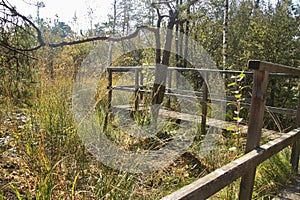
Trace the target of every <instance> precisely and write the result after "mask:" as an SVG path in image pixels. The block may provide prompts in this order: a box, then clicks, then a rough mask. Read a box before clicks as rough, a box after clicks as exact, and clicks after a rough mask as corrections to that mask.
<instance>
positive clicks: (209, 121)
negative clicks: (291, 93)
mask: <svg viewBox="0 0 300 200" xmlns="http://www.w3.org/2000/svg"><path fill="white" fill-rule="evenodd" d="M139 108H140V110H142V109H145V107H144V106H143V105H139ZM113 109H118V110H126V111H128V112H130V111H133V110H134V105H132V106H131V105H118V106H113ZM147 109H148V110H150V107H148V108H147ZM159 114H160V115H161V116H163V117H165V118H169V119H180V120H182V121H189V122H195V123H200V122H201V116H200V115H194V114H188V113H180V112H176V111H171V110H167V109H165V108H161V109H160V110H159ZM206 126H208V127H216V128H220V129H223V130H225V129H227V128H228V127H230V126H235V123H234V122H229V121H224V120H220V119H214V118H210V117H206ZM239 128H240V131H241V133H242V134H246V133H247V131H248V126H247V125H243V124H240V125H239ZM262 134H263V136H264V137H266V138H268V139H271V140H273V139H276V138H278V137H280V136H282V135H283V134H284V133H280V132H277V131H274V130H269V129H264V128H263V129H262Z"/></svg>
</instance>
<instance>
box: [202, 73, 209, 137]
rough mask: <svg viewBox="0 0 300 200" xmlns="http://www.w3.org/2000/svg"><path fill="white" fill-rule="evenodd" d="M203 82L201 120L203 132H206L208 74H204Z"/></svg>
mask: <svg viewBox="0 0 300 200" xmlns="http://www.w3.org/2000/svg"><path fill="white" fill-rule="evenodd" d="M203 78H204V82H203V101H202V102H201V107H202V116H201V117H202V120H201V134H202V135H204V134H206V117H207V103H208V86H207V85H208V81H209V80H208V75H207V73H205V74H204V77H203Z"/></svg>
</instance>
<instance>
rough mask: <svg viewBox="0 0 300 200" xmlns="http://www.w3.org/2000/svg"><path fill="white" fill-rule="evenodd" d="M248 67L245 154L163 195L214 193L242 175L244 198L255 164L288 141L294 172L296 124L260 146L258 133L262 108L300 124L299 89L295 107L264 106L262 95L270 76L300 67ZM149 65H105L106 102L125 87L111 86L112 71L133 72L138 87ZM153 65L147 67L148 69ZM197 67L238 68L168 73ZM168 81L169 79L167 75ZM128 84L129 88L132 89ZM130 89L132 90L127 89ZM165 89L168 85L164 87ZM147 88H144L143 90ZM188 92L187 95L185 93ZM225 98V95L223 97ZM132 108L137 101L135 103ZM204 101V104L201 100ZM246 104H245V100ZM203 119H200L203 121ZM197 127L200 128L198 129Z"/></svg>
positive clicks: (291, 73) (292, 73)
mask: <svg viewBox="0 0 300 200" xmlns="http://www.w3.org/2000/svg"><path fill="white" fill-rule="evenodd" d="M248 68H249V69H250V70H254V72H253V73H252V72H245V74H251V75H253V87H252V97H251V103H250V105H249V104H248V106H250V117H249V123H248V131H247V143H246V150H245V155H244V156H242V157H241V158H239V159H237V160H234V161H232V162H231V163H229V164H227V165H225V166H223V167H221V168H219V169H217V170H215V171H214V172H212V173H210V174H208V175H207V176H205V177H203V178H200V179H198V180H197V181H195V182H193V183H191V184H189V185H187V186H185V187H183V188H181V189H179V190H178V191H176V192H174V193H172V194H170V195H168V196H166V197H164V198H163V199H164V200H167V199H170V200H171V199H172V200H176V199H205V198H207V197H209V196H211V195H213V194H214V193H216V192H218V191H219V190H220V189H222V188H223V187H225V186H227V185H229V184H230V183H232V182H233V181H234V180H236V179H237V178H239V177H242V179H241V183H240V193H239V199H242V200H247V199H251V196H252V192H253V186H254V180H255V172H256V167H257V166H258V165H259V164H260V163H261V162H263V161H264V160H266V159H268V158H270V157H271V156H272V155H274V154H276V153H278V152H279V151H280V150H282V149H284V148H286V147H288V146H289V145H292V154H291V163H292V168H293V170H294V172H295V173H296V172H298V164H299V154H300V128H297V129H294V130H292V131H290V132H288V133H286V134H284V135H282V136H281V137H280V138H278V139H275V140H273V141H271V142H269V143H267V144H264V145H262V146H260V139H261V133H262V128H263V119H264V111H265V109H271V110H272V111H273V112H278V113H285V114H287V113H289V114H296V124H297V126H298V127H300V90H299V88H298V90H299V95H298V96H299V97H298V106H297V110H292V109H284V108H275V107H267V106H266V105H265V104H266V96H267V86H268V82H269V78H270V77H275V78H277V77H281V78H299V77H300V69H298V68H292V67H289V66H284V65H279V64H274V63H269V62H264V61H258V60H251V61H249V63H248ZM145 69H149V68H145V67H109V68H108V69H107V70H108V82H109V86H108V88H109V89H110V92H109V104H110V102H111V98H112V90H113V89H121V90H122V89H123V90H126V89H128V87H127V88H126V87H124V88H121V87H119V88H118V87H112V72H128V71H132V70H133V71H134V72H135V86H134V87H133V88H134V91H135V92H139V90H140V89H141V91H142V89H143V88H142V86H143V82H142V78H141V79H139V76H142V75H141V71H142V70H145ZM152 69H153V70H154V68H150V70H152ZM174 70H176V71H180V72H184V71H197V72H201V73H205V74H206V73H223V74H239V73H241V72H239V71H224V70H210V69H194V68H168V73H169V74H171V76H172V71H174ZM169 81H170V79H169ZM166 85H167V86H171V83H167V84H166ZM133 88H132V89H133ZM131 91H132V90H131ZM166 91H168V89H166ZM144 92H147V91H144ZM201 95H202V97H201V99H202V101H204V102H207V101H208V90H204V91H203V93H201ZM187 96H188V95H187ZM227 99H228V97H227ZM135 105H136V108H137V105H138V102H136V103H135ZM203 105H205V104H203ZM245 105H246V104H245ZM206 112H207V110H206V109H205V108H204V111H203V113H202V120H201V123H202V124H201V127H202V128H204V127H205V126H206V114H207V113H206ZM203 122H204V123H203ZM202 128H201V129H202Z"/></svg>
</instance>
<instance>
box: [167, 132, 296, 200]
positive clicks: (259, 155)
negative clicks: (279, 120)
mask: <svg viewBox="0 0 300 200" xmlns="http://www.w3.org/2000/svg"><path fill="white" fill-rule="evenodd" d="M298 139H300V128H298V129H294V130H292V131H290V132H288V133H286V134H285V135H283V136H282V137H280V138H278V139H276V140H273V141H270V142H268V143H267V144H264V145H262V146H261V147H258V148H256V149H255V150H252V151H250V152H249V153H247V154H245V155H244V156H242V157H240V158H238V159H237V160H234V161H232V162H230V163H229V164H227V165H225V166H223V167H221V168H219V169H217V170H215V171H214V172H212V173H210V174H208V175H206V176H205V177H203V178H201V179H198V180H197V181H195V182H193V183H191V184H189V185H186V186H184V187H182V188H181V189H179V190H177V191H176V192H174V193H171V194H170V195H168V196H166V197H164V198H162V200H179V199H183V200H184V199H189V200H193V199H194V200H201V199H206V198H208V197H210V196H211V195H213V194H215V193H216V192H218V191H219V190H221V189H222V188H224V187H225V186H227V185H229V184H230V183H232V182H233V181H234V180H236V179H238V178H239V177H241V176H242V175H244V174H245V173H247V171H248V170H249V169H251V168H253V167H256V166H257V165H258V164H260V163H262V162H263V161H265V160H266V159H268V158H270V157H271V156H273V155H274V154H276V153H278V152H279V151H281V150H282V149H284V148H286V147H287V146H289V145H290V144H292V143H293V141H295V140H298Z"/></svg>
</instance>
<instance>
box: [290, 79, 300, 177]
mask: <svg viewBox="0 0 300 200" xmlns="http://www.w3.org/2000/svg"><path fill="white" fill-rule="evenodd" d="M296 124H297V127H300V85H299V88H298V107H297V116H296ZM299 155H300V141H299V140H298V141H295V143H294V144H293V147H292V155H291V163H292V168H293V171H294V173H298V165H299Z"/></svg>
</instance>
